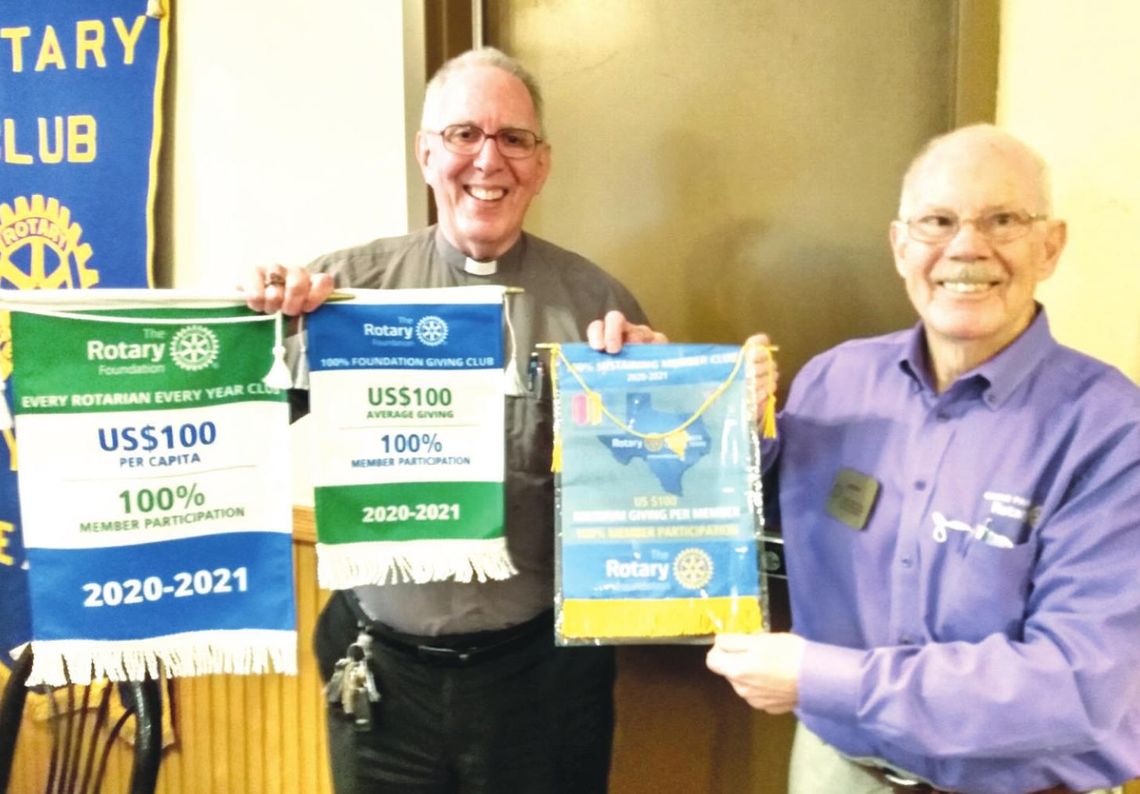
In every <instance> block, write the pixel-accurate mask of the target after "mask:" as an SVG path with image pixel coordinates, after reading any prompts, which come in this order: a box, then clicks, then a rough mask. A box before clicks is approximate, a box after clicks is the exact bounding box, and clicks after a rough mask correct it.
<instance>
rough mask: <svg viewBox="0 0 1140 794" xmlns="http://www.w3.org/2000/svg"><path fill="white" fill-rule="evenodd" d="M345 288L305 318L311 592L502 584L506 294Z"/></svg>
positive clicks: (508, 566)
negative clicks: (313, 543)
mask: <svg viewBox="0 0 1140 794" xmlns="http://www.w3.org/2000/svg"><path fill="white" fill-rule="evenodd" d="M344 293H345V294H346V295H348V296H350V297H351V300H346V301H333V302H329V303H326V304H324V305H323V306H321V307H320V308H319V309H318V310H317V311H315V312H314V313H313V314H312V315H310V316H309V318H308V320H307V321H306V327H307V345H308V349H307V357H308V366H309V371H310V374H309V394H310V406H311V411H312V416H313V421H314V424H315V429H314V443H315V444H316V447H317V455H316V456H315V457H316V460H315V461H314V462H315V467H314V469H313V482H314V486H315V493H314V503H315V514H316V524H317V576H318V579H319V581H320V583H321V586H322V587H326V588H334V589H336V588H345V587H353V586H357V585H364V584H388V583H396V582H415V583H424V582H434V581H441V580H446V579H454V580H456V581H462V582H470V581H475V580H478V581H486V580H487V579H506V578H508V577H510V576H512V575H514V573H515V569H514V565H513V564H512V563H511V559H510V555H509V554H508V552H507V546H506V539H505V537H504V535H503V470H504V449H503V427H504V374H503V373H504V369H503V360H504V356H503V336H504V334H503V322H504V313H503V300H504V295H505V289H504V288H503V287H494V286H486V287H482V286H480V287H454V288H446V289H406V290H345V291H344ZM513 369H514V365H513V363H512V364H511V371H512V372H513Z"/></svg>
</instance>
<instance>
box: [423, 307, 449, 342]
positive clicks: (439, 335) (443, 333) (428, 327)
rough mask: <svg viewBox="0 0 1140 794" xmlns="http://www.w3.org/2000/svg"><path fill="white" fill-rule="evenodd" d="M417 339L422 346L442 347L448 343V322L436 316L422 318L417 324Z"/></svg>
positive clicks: (430, 315)
mask: <svg viewBox="0 0 1140 794" xmlns="http://www.w3.org/2000/svg"><path fill="white" fill-rule="evenodd" d="M416 339H418V340H420V344H421V345H427V346H428V347H436V346H437V345H442V344H443V343H444V342H446V341H447V321H445V320H444V319H443V318H442V317H436V316H435V315H434V314H429V315H428V316H427V317H421V318H420V321H419V322H418V323H416Z"/></svg>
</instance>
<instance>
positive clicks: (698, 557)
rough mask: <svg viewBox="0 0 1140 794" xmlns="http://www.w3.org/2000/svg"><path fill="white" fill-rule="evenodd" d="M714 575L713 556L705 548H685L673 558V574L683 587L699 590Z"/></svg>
mask: <svg viewBox="0 0 1140 794" xmlns="http://www.w3.org/2000/svg"><path fill="white" fill-rule="evenodd" d="M712 575H713V561H712V557H710V556H709V555H708V552H706V551H705V550H704V549H685V550H684V551H682V552H681V553H680V554H678V555H677V558H676V559H675V560H673V576H675V577H676V578H677V581H678V582H679V583H680V584H681V586H682V587H684V588H687V589H689V590H699V589H700V588H702V587H704V586H705V585H706V584H708V583H709V582H710V581H712Z"/></svg>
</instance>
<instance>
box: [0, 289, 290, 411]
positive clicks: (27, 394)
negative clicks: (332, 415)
mask: <svg viewBox="0 0 1140 794" xmlns="http://www.w3.org/2000/svg"><path fill="white" fill-rule="evenodd" d="M132 313H133V312H132ZM218 314H219V312H218V311H217V310H190V309H181V310H148V311H147V313H146V316H150V317H155V318H171V317H175V318H177V319H179V320H185V322H184V323H178V324H172V325H165V324H148V323H146V322H129V323H128V322H124V323H111V322H101V321H96V320H79V319H71V318H63V317H51V316H46V315H38V314H32V313H29V312H19V311H16V312H13V313H12V355H13V365H14V369H13V379H12V391H13V397H14V400H13V404H14V407H15V411H16V413H19V414H23V413H52V412H57V411H66V412H69V413H79V412H104V411H137V410H139V409H140V408H141V409H147V408H167V407H187V406H189V405H194V406H202V405H219V404H225V403H231V402H237V401H248V400H259V401H271V402H279V401H283V400H285V399H286V394H285V392H284V391H279V390H276V389H269V388H267V387H265V386H264V385H263V384H262V382H261V381H262V378H264V377H265V375H266V373H267V372H269V369H270V366H271V365H272V364H273V353H272V351H273V345H274V324H273V322H272V321H262V322H258V321H255V322H236V323H213V322H210V318H211V317H216V316H218ZM226 314H231V312H226ZM172 403H173V404H172Z"/></svg>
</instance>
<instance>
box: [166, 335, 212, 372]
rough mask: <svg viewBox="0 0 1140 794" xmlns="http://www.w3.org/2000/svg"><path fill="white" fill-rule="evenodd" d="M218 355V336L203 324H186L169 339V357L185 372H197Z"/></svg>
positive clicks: (208, 364)
mask: <svg viewBox="0 0 1140 794" xmlns="http://www.w3.org/2000/svg"><path fill="white" fill-rule="evenodd" d="M217 357H218V337H217V336H215V335H214V332H213V331H211V330H210V329H209V328H207V327H206V326H204V325H188V326H186V327H185V328H183V329H182V330H180V331H179V332H178V333H176V334H175V335H174V336H173V337H171V339H170V359H171V360H172V361H173V362H174V363H175V364H177V365H178V366H179V367H181V368H182V369H184V370H186V371H187V372H197V371H198V370H200V369H205V368H206V367H208V366H210V365H211V364H213V363H214V361H215V359H217Z"/></svg>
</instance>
